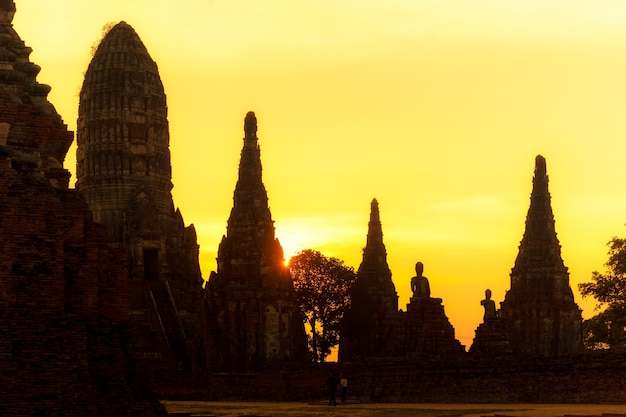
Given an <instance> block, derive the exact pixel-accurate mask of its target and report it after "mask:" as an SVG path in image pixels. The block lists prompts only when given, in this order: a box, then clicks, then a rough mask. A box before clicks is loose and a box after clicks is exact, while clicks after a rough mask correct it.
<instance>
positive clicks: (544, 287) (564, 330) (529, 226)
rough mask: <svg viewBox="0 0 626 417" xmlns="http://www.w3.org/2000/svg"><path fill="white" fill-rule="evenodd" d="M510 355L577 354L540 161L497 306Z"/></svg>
mask: <svg viewBox="0 0 626 417" xmlns="http://www.w3.org/2000/svg"><path fill="white" fill-rule="evenodd" d="M500 316H501V318H502V319H504V321H505V322H506V326H507V331H508V332H509V335H510V345H511V348H512V349H513V350H514V351H517V352H519V353H528V354H542V355H554V354H561V353H570V352H578V351H580V350H581V349H582V333H581V324H582V317H581V311H580V309H579V308H578V306H577V305H576V303H575V301H574V295H573V293H572V290H571V288H570V285H569V272H568V270H567V267H565V265H564V263H563V259H562V258H561V246H560V244H559V240H558V238H557V234H556V231H555V223H554V215H553V213H552V207H551V204H550V193H549V191H548V175H547V171H546V160H545V159H544V158H543V157H542V156H541V155H539V156H537V157H536V159H535V175H534V178H533V189H532V193H531V196H530V208H529V209H528V215H527V216H526V230H525V231H524V236H523V238H522V241H521V243H520V246H519V253H518V255H517V259H516V260H515V265H514V266H513V269H512V270H511V289H510V290H509V291H508V292H507V294H506V296H505V299H504V301H503V302H502V304H501V312H500Z"/></svg>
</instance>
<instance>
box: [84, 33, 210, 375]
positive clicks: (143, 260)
mask: <svg viewBox="0 0 626 417" xmlns="http://www.w3.org/2000/svg"><path fill="white" fill-rule="evenodd" d="M169 140H170V136H169V125H168V120H167V101H166V96H165V91H164V88H163V83H162V82H161V78H160V76H159V71H158V68H157V64H156V63H155V62H154V61H153V60H152V58H151V57H150V54H149V53H148V50H147V49H146V47H145V45H144V44H143V42H142V41H141V39H140V38H139V36H138V35H137V33H136V32H135V30H134V29H133V28H132V27H131V26H130V25H129V24H127V23H126V22H119V23H118V24H116V25H115V26H113V27H112V28H111V29H110V30H109V31H108V32H107V33H106V35H105V36H104V38H103V39H102V41H101V42H100V44H99V45H98V48H97V50H96V51H95V53H94V55H93V58H92V60H91V62H90V64H89V67H88V68H87V71H86V73H85V80H84V82H83V86H82V89H81V91H80V104H79V109H78V132H77V144H78V148H77V158H76V159H77V182H76V188H77V190H79V191H80V192H81V193H82V194H83V195H84V196H85V199H86V200H87V204H88V205H89V209H90V210H91V211H92V213H93V217H94V219H95V220H96V221H97V222H99V223H102V224H104V225H105V226H107V229H108V231H109V240H110V242H111V244H112V245H113V246H114V247H118V248H123V249H125V250H126V251H127V253H128V259H129V275H130V292H131V305H130V308H131V318H132V319H133V320H135V321H136V322H134V321H132V322H131V327H132V330H133V331H134V333H135V335H136V337H137V338H138V339H139V340H138V341H137V344H138V345H139V346H140V349H143V350H144V352H145V353H149V354H147V355H144V356H146V357H156V358H162V359H163V360H170V361H171V362H172V363H173V364H175V365H176V364H178V363H183V364H190V359H189V358H190V352H189V349H190V342H191V340H192V339H193V334H194V332H195V331H196V329H197V322H196V320H197V310H198V308H199V305H200V299H201V295H202V282H203V281H202V277H201V274H200V265H199V262H198V252H199V248H198V244H197V239H196V232H195V229H194V227H193V225H191V226H187V227H185V225H184V222H183V217H182V214H181V213H180V211H179V210H175V209H174V203H173V199H172V194H171V190H172V170H171V165H170V151H169ZM154 317H156V320H155V319H153V318H154ZM151 318H152V319H151ZM159 323H161V324H159ZM155 353H156V355H155Z"/></svg>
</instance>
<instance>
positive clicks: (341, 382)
mask: <svg viewBox="0 0 626 417" xmlns="http://www.w3.org/2000/svg"><path fill="white" fill-rule="evenodd" d="M339 386H340V387H341V402H342V403H345V402H346V397H347V396H348V378H346V376H345V375H344V374H341V379H340V380H339Z"/></svg>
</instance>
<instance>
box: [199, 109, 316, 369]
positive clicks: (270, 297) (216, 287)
mask: <svg viewBox="0 0 626 417" xmlns="http://www.w3.org/2000/svg"><path fill="white" fill-rule="evenodd" d="M244 130H245V137H244V145H243V150H242V151H241V161H240V163H239V179H238V181H237V185H236V187H235V193H234V198H233V200H234V205H233V208H232V210H231V213H230V217H229V219H228V226H227V228H226V235H225V236H224V237H223V238H222V241H221V243H220V246H219V249H218V254H217V271H214V272H212V273H211V276H210V277H209V281H208V282H207V285H206V289H205V296H204V300H203V313H202V315H201V320H202V322H201V328H200V331H199V338H198V356H197V358H198V359H197V367H198V368H199V369H208V370H250V369H259V368H264V367H265V368H267V367H274V366H281V365H285V364H287V363H294V362H295V363H298V362H300V363H301V362H302V361H305V360H306V358H307V344H306V335H305V333H304V323H303V320H302V315H301V313H300V311H299V308H298V304H297V301H296V296H295V292H294V287H293V281H292V279H291V275H290V273H289V268H288V267H287V266H285V260H284V255H283V249H282V247H281V245H280V242H279V241H278V239H277V238H276V237H275V234H274V232H275V229H274V221H273V220H272V214H271V212H270V209H269V206H268V198H267V192H266V190H265V186H264V185H263V181H262V176H261V172H262V168H261V151H260V148H259V144H258V138H257V120H256V117H255V115H254V113H253V112H249V113H248V114H247V115H246V117H245V121H244Z"/></svg>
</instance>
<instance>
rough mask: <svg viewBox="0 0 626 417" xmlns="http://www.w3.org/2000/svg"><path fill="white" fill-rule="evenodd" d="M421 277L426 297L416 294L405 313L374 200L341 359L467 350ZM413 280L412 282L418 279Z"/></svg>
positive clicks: (349, 359)
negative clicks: (392, 274) (402, 309)
mask: <svg viewBox="0 0 626 417" xmlns="http://www.w3.org/2000/svg"><path fill="white" fill-rule="evenodd" d="M418 264H420V265H421V263H418ZM422 267H423V265H422ZM422 270H423V268H422ZM418 275H419V279H420V280H421V281H422V282H424V283H425V285H426V286H427V288H428V290H427V291H426V292H425V293H424V294H423V295H422V296H417V294H414V296H413V297H412V298H411V300H410V303H409V304H408V305H407V311H406V312H403V311H398V295H397V293H396V289H395V285H394V284H393V281H392V280H391V271H390V270H389V266H388V265H387V251H386V249H385V245H384V243H383V232H382V225H381V222H380V213H379V208H378V202H377V201H376V199H374V200H373V201H372V204H371V211H370V221H369V225H368V232H367V244H366V246H365V249H363V260H362V262H361V265H360V266H359V270H358V272H357V280H356V282H355V284H354V286H353V288H352V295H351V307H350V310H349V311H347V312H346V316H345V319H344V323H343V324H344V325H343V328H342V333H341V342H340V347H339V357H340V360H341V361H351V360H355V359H365V358H372V357H397V356H415V355H421V354H428V355H438V356H441V355H452V356H457V355H458V354H462V353H463V352H464V351H465V349H464V347H463V346H462V345H461V344H460V343H459V341H458V340H457V339H456V338H455V332H454V327H452V324H450V321H449V320H448V317H447V316H446V314H445V311H444V306H443V305H442V299H441V298H433V297H431V296H430V287H429V284H428V279H427V278H426V277H423V276H421V271H420V272H419V273H418ZM411 281H412V283H411V285H412V286H413V282H415V277H414V279H412V280H411Z"/></svg>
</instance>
